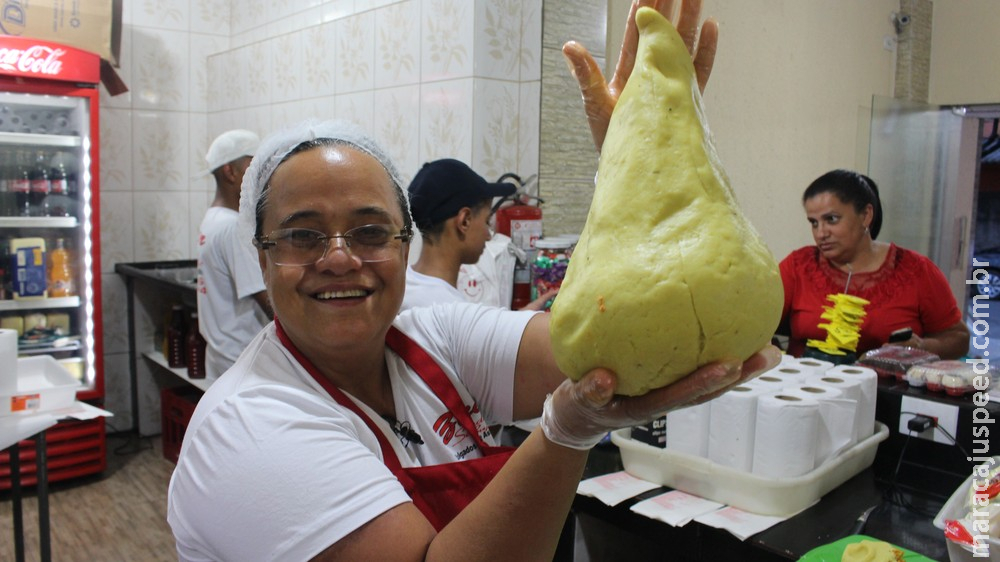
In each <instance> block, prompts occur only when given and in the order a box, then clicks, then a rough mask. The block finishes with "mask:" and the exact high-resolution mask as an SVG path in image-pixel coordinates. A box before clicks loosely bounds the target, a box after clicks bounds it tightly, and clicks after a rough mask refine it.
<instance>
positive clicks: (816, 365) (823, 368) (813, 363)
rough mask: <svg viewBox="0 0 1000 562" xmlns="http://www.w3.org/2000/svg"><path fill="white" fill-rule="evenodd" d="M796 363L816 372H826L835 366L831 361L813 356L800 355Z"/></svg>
mask: <svg viewBox="0 0 1000 562" xmlns="http://www.w3.org/2000/svg"><path fill="white" fill-rule="evenodd" d="M796 363H798V365H799V366H800V367H804V368H806V369H811V370H812V371H813V372H816V373H825V372H827V371H829V370H830V369H832V368H833V366H834V365H833V363H831V362H829V361H823V360H822V359H813V358H812V357H799V358H798V360H796Z"/></svg>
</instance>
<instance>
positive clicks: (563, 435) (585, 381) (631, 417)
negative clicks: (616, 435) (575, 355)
mask: <svg viewBox="0 0 1000 562" xmlns="http://www.w3.org/2000/svg"><path fill="white" fill-rule="evenodd" d="M780 361H781V352H780V351H779V350H778V348H776V347H774V346H772V345H768V346H767V347H765V348H764V349H762V350H760V351H758V352H757V353H756V354H754V355H753V356H752V357H750V359H747V360H746V361H745V362H744V363H743V364H742V365H740V364H737V363H729V362H719V363H712V364H711V365H706V366H704V367H702V368H700V369H698V370H697V371H695V372H693V373H691V374H690V375H687V376H686V377H684V378H682V379H680V380H678V381H677V382H675V383H673V384H670V385H667V386H665V387H663V388H658V389H654V390H651V391H650V392H649V393H647V394H644V395H642V396H616V395H615V394H614V392H615V384H616V379H615V375H614V373H612V372H611V371H609V370H607V369H595V370H593V371H591V372H589V373H587V374H586V375H585V376H584V377H583V378H582V379H580V380H579V381H578V382H576V383H573V382H572V381H570V380H566V381H563V383H562V384H561V385H559V387H558V388H557V389H556V390H555V392H553V393H552V396H551V397H550V398H549V399H548V400H546V401H545V408H544V410H543V412H542V419H541V426H542V430H543V431H544V432H545V436H546V437H547V438H548V439H549V441H552V442H553V443H556V444H558V445H563V446H565V447H570V448H574V449H588V448H590V447H593V446H594V445H596V444H597V442H598V441H600V440H601V438H602V437H603V436H604V434H606V433H607V432H608V431H611V430H614V429H621V428H624V427H631V426H634V425H641V424H644V423H647V422H649V421H650V420H652V419H654V418H656V417H659V416H661V415H663V414H664V413H666V412H668V411H670V410H676V409H678V408H682V407H684V406H691V405H694V404H700V403H702V402H706V401H708V400H711V399H713V398H715V397H717V396H719V395H720V394H722V393H724V392H726V391H727V390H729V389H730V388H732V387H734V386H736V385H738V384H741V383H743V382H746V381H747V380H749V379H752V378H753V377H754V376H756V375H757V374H758V373H762V372H764V371H767V370H768V369H771V368H773V367H774V366H775V365H777V364H778V363H779V362H780Z"/></svg>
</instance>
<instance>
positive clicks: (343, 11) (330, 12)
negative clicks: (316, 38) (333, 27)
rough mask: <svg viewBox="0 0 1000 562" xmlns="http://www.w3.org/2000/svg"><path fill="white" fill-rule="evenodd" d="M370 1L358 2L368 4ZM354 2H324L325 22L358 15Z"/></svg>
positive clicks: (359, 0) (334, 0)
mask: <svg viewBox="0 0 1000 562" xmlns="http://www.w3.org/2000/svg"><path fill="white" fill-rule="evenodd" d="M367 1H368V0H358V2H360V3H361V4H366V3H367ZM356 11H357V10H355V7H354V0H326V1H325V2H323V21H324V22H331V21H336V20H339V19H340V18H346V17H347V16H350V15H353V14H354V13H356Z"/></svg>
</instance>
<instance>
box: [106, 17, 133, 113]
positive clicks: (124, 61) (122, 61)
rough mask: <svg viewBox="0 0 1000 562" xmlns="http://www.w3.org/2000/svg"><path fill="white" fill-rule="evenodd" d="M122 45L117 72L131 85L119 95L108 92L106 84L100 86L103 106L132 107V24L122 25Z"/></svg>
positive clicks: (127, 84) (126, 83)
mask: <svg viewBox="0 0 1000 562" xmlns="http://www.w3.org/2000/svg"><path fill="white" fill-rule="evenodd" d="M121 39H122V46H121V53H120V55H119V57H118V68H116V69H115V73H116V74H118V77H119V78H121V80H122V82H124V83H125V85H126V86H128V87H129V91H127V92H125V93H123V94H118V95H117V96H112V95H111V94H109V93H108V90H107V88H105V87H104V84H101V85H100V86H98V92H99V93H100V96H101V97H100V105H101V107H118V108H126V109H127V108H131V107H132V90H131V88H132V59H133V58H134V56H135V55H134V54H133V52H132V26H131V25H122V38H121Z"/></svg>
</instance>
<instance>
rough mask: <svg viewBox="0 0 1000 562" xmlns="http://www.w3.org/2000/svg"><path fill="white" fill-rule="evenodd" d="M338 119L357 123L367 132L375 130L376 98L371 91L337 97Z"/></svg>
mask: <svg viewBox="0 0 1000 562" xmlns="http://www.w3.org/2000/svg"><path fill="white" fill-rule="evenodd" d="M335 104H336V115H335V117H336V118H337V119H346V120H348V121H352V122H354V123H356V124H357V125H358V126H359V127H361V128H362V129H364V130H365V131H371V130H373V129H374V123H375V98H374V95H373V93H372V92H371V91H367V92H358V93H356V94H343V95H339V96H335Z"/></svg>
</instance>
